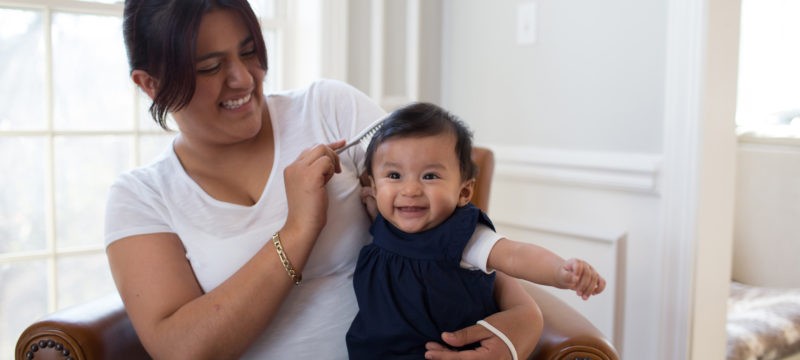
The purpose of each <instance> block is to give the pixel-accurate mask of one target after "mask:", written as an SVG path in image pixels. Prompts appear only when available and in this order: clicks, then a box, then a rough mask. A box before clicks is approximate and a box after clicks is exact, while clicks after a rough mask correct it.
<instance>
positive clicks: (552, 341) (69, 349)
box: [15, 282, 619, 360]
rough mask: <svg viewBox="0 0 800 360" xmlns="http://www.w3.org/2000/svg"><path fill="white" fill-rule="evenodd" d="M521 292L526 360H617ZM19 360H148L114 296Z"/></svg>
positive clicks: (570, 316)
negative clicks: (527, 310) (530, 309)
mask: <svg viewBox="0 0 800 360" xmlns="http://www.w3.org/2000/svg"><path fill="white" fill-rule="evenodd" d="M523 287H525V289H526V291H528V293H529V294H531V296H533V298H534V299H535V300H536V302H537V303H538V304H539V307H540V308H541V309H542V314H543V316H544V330H543V332H542V337H541V339H540V340H539V344H538V345H537V346H536V349H535V350H534V352H533V354H532V355H531V356H530V357H529V359H531V360H533V359H544V360H576V359H580V360H584V359H585V360H618V359H619V355H618V354H617V352H616V350H615V349H614V347H613V346H612V345H611V344H610V343H609V342H608V340H607V339H606V338H605V337H604V336H603V334H602V333H601V332H600V331H599V330H598V329H597V328H596V327H594V325H592V324H591V323H590V322H589V321H588V320H587V319H586V318H585V317H583V315H581V314H580V313H578V312H577V311H576V310H575V309H573V308H572V307H570V306H569V305H567V304H566V303H564V302H563V301H561V300H559V299H558V298H556V297H554V296H553V295H550V294H549V293H547V292H546V291H545V290H543V289H541V288H539V287H538V286H536V285H533V284H530V283H527V282H523ZM15 356H16V359H17V360H22V359H59V360H66V359H75V360H88V359H122V360H124V359H149V358H150V357H149V356H148V355H147V352H146V351H145V350H144V348H143V347H142V345H141V343H140V342H139V338H138V337H137V336H136V332H135V331H134V330H133V326H132V325H131V323H130V320H129V319H128V316H127V313H126V312H125V308H124V307H123V305H122V301H121V300H120V298H119V296H118V295H117V294H111V295H107V296H105V297H102V298H99V299H96V300H93V301H90V302H87V303H83V304H81V305H77V306H75V307H71V308H68V309H64V310H61V311H57V312H55V313H52V314H50V315H48V316H46V317H44V318H42V319H41V320H39V321H37V322H35V323H34V324H32V325H31V326H29V327H28V328H27V329H26V330H25V331H24V332H23V333H22V335H20V337H19V340H18V341H17V348H16V352H15Z"/></svg>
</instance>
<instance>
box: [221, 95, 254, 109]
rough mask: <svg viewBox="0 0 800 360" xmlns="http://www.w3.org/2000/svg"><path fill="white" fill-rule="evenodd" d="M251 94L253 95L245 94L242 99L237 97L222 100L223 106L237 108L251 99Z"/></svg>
mask: <svg viewBox="0 0 800 360" xmlns="http://www.w3.org/2000/svg"><path fill="white" fill-rule="evenodd" d="M250 96H251V95H247V96H245V97H243V98H241V99H237V100H228V101H223V102H222V107H224V108H226V109H228V110H233V109H236V108H238V107H240V106H242V105H244V104H245V103H247V102H248V101H250Z"/></svg>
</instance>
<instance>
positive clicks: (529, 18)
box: [517, 1, 536, 45]
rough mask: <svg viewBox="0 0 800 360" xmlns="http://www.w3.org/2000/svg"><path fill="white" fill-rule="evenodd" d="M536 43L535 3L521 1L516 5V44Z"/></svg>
mask: <svg viewBox="0 0 800 360" xmlns="http://www.w3.org/2000/svg"><path fill="white" fill-rule="evenodd" d="M535 42H536V2H534V1H523V2H520V3H519V4H518V5H517V44H519V45H532V44H534V43H535Z"/></svg>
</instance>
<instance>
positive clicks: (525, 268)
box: [487, 238, 606, 300]
mask: <svg viewBox="0 0 800 360" xmlns="http://www.w3.org/2000/svg"><path fill="white" fill-rule="evenodd" d="M487 265H488V267H489V269H495V270H499V271H502V272H504V273H506V274H508V275H511V276H513V277H515V278H519V279H525V280H528V281H531V282H534V283H537V284H541V285H547V286H554V287H557V288H560V289H570V290H575V292H576V293H577V294H578V296H580V297H582V298H583V299H584V300H586V299H588V298H589V296H591V295H597V294H599V293H600V292H602V291H603V289H605V287H606V281H605V279H603V277H602V276H600V274H599V273H598V272H597V271H596V270H595V269H594V268H593V267H592V266H591V265H589V264H588V263H587V262H585V261H583V260H580V259H569V260H564V259H563V258H561V257H560V256H558V255H556V254H555V253H553V252H552V251H550V250H548V249H545V248H543V247H541V246H538V245H535V244H529V243H523V242H519V241H513V240H510V239H506V238H503V239H500V240H498V241H497V243H496V244H495V245H494V247H493V248H492V251H491V252H490V253H489V261H488V264H487Z"/></svg>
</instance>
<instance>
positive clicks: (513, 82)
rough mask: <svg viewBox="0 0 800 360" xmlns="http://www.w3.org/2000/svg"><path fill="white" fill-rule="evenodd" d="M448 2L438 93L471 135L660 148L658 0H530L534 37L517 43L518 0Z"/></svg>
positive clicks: (661, 7) (661, 21)
mask: <svg viewBox="0 0 800 360" xmlns="http://www.w3.org/2000/svg"><path fill="white" fill-rule="evenodd" d="M448 3H449V4H450V5H449V6H448V7H447V9H446V12H445V17H446V20H445V24H448V25H447V28H446V29H445V31H446V34H445V36H446V40H445V41H444V42H443V43H444V44H443V45H444V47H445V54H444V56H445V59H444V66H443V69H444V71H445V73H444V76H445V81H444V86H445V91H444V98H443V102H444V103H445V104H447V106H449V107H450V108H451V109H452V110H454V111H455V112H456V113H458V114H461V115H463V116H464V117H465V118H466V119H467V120H468V121H470V122H471V123H473V126H474V130H475V133H476V138H477V139H478V140H479V141H481V142H496V143H511V144H525V145H529V144H536V146H541V147H556V148H569V149H589V150H598V151H626V152H643V153H659V152H660V151H661V140H662V125H661V122H662V119H663V116H662V113H663V98H664V94H663V92H664V62H665V57H664V52H665V41H666V32H665V23H666V11H665V10H666V7H665V2H664V1H663V0H662V1H641V0H614V1H590V0H581V1H537V2H536V4H537V9H538V17H537V24H536V27H537V33H538V39H537V41H536V43H535V44H534V45H533V46H518V45H517V44H516V19H517V18H516V9H517V4H518V3H520V1H517V0H499V1H492V2H491V6H487V5H488V3H487V2H485V1H480V0H467V1H450V2H448ZM487 105H489V106H487ZM496 122H500V123H504V124H513V127H501V126H492V124H495V123H496ZM631 134H635V136H631Z"/></svg>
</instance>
